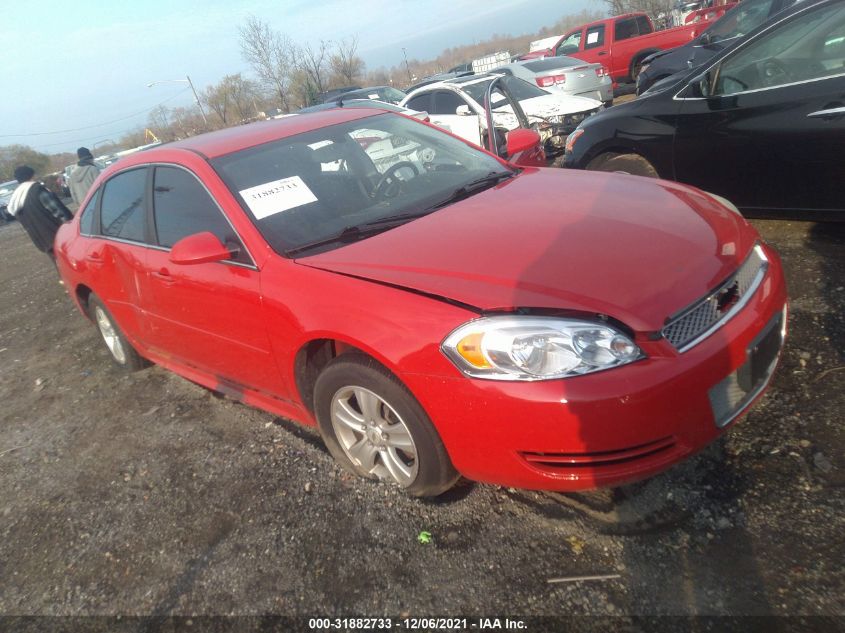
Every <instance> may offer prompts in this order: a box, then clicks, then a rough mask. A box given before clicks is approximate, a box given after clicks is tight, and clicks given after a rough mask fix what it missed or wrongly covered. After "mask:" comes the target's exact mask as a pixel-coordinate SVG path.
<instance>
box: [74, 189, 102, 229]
mask: <svg viewBox="0 0 845 633" xmlns="http://www.w3.org/2000/svg"><path fill="white" fill-rule="evenodd" d="M99 199H100V190H99V189H97V191H95V192H94V195H93V196H91V199H90V200H89V201H88V204H86V205H85V208H84V209H83V210H82V215H81V216H80V217H79V232H80V233H82V234H83V235H94V215H95V212H96V211H97V201H98V200H99Z"/></svg>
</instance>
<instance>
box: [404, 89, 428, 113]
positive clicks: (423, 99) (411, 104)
mask: <svg viewBox="0 0 845 633" xmlns="http://www.w3.org/2000/svg"><path fill="white" fill-rule="evenodd" d="M430 101H431V93H429V92H427V93H425V94H422V95H418V96H416V97H414V98H413V99H411V100H410V101H408V103H406V104H405V107H406V108H409V109H411V110H418V111H420V112H428V106H429V102H430Z"/></svg>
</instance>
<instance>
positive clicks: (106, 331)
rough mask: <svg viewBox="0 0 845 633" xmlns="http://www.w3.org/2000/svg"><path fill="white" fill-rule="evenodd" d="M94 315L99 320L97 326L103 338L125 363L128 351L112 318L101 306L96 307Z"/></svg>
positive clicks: (118, 358)
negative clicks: (124, 347)
mask: <svg viewBox="0 0 845 633" xmlns="http://www.w3.org/2000/svg"><path fill="white" fill-rule="evenodd" d="M94 316H95V318H96V320H97V327H98V328H99V330H100V334H101V335H102V336H103V340H104V341H105V342H106V346H107V347H108V348H109V351H110V352H111V355H112V356H114V359H115V360H116V361H117V362H118V363H120V364H121V365H123V364H125V363H126V352H125V350H124V349H123V343H122V342H121V341H120V337H119V335H118V333H117V330H116V329H115V327H114V325H112V322H111V319H109V316H108V315H107V314H106V313H105V311H104V310H103V309H102V308H101V307H100V306H96V307H95V308H94Z"/></svg>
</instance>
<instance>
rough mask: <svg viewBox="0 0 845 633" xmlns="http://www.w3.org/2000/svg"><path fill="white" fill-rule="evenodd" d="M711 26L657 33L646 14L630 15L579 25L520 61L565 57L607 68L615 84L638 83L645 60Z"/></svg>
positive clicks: (699, 23)
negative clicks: (546, 47)
mask: <svg viewBox="0 0 845 633" xmlns="http://www.w3.org/2000/svg"><path fill="white" fill-rule="evenodd" d="M709 25H710V20H707V21H699V22H696V23H695V24H688V25H685V26H679V27H676V28H674V29H665V30H663V31H655V30H654V25H653V24H652V23H651V19H649V17H648V15H646V14H645V13H627V14H625V15H618V16H615V17H612V18H607V19H605V20H598V21H597V22H590V23H589V24H584V25H582V26H579V27H578V28H577V29H573V30H572V31H569V33H567V34H566V35H563V36H561V38H560V39H559V40H558V41H557V43H556V44H555V45H554V46H552V47H551V48H549V49H545V50H539V51H533V52H531V53H527V54H525V55H522V56H521V57H520V59H536V58H542V57H553V56H557V55H566V56H567V57H577V58H578V59H583V60H584V61H586V62H590V63H599V64H602V65H604V66H605V67H606V68H607V69H608V71H609V73H610V76H611V78H612V79H613V81H614V83H619V82H628V81H636V79H637V75H638V74H639V72H640V64H641V62H642V60H643V59H644V58H646V57H648V56H649V55H651V54H652V53H656V52H657V51H662V50H667V49H670V48H675V47H676V46H681V45H682V44H686V43H687V42H689V41H690V40H691V39H693V38H694V37H697V36H698V35H699V34H700V33H701V32H702V31H703V30H704V29H706V28H707V27H708V26H709Z"/></svg>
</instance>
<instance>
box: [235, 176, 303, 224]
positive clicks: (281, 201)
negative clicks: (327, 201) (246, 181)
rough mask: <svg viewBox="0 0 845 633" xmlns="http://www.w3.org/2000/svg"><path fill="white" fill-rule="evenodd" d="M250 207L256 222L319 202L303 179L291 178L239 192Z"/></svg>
mask: <svg viewBox="0 0 845 633" xmlns="http://www.w3.org/2000/svg"><path fill="white" fill-rule="evenodd" d="M238 193H239V194H241V197H242V198H243V199H244V201H245V202H246V203H247V205H248V206H249V210H250V211H252V214H253V215H254V216H255V219H256V220H261V219H263V218H266V217H268V216H270V215H275V214H276V213H281V212H282V211H287V210H288V209H293V208H294V207H301V206H302V205H304V204H308V203H310V202H317V196H315V195H314V194H313V192H312V191H311V190H310V189H309V188H308V185H306V184H305V183H304V182H302V178H300V177H299V176H291V177H290V178H282V179H281V180H274V181H273V182H266V183H264V184H263V185H256V186H255V187H250V188H249V189H242V190H241V191H239V192H238Z"/></svg>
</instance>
